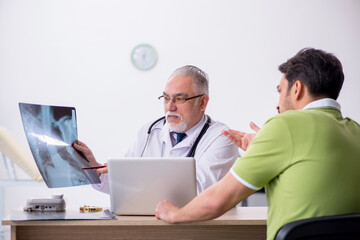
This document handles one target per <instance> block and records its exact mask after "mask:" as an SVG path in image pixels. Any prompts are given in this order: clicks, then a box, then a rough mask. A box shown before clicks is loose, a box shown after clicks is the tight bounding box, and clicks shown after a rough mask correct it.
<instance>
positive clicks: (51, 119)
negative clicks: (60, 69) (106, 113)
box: [19, 103, 100, 188]
mask: <svg viewBox="0 0 360 240" xmlns="http://www.w3.org/2000/svg"><path fill="white" fill-rule="evenodd" d="M19 107H20V113H21V118H22V122H23V126H24V130H25V134H26V137H27V141H28V143H29V146H30V149H31V152H32V154H33V156H34V159H35V162H36V164H37V166H38V168H39V171H40V173H41V175H42V177H43V179H44V181H45V183H46V185H47V186H48V187H49V188H58V187H70V186H78V185H85V184H93V183H100V179H99V177H98V175H97V174H96V172H95V170H82V168H85V167H90V163H89V162H88V161H87V160H86V159H85V158H84V156H82V155H81V154H80V153H78V152H77V151H76V150H75V149H74V148H73V146H72V144H73V143H74V142H76V141H77V139H78V136H77V124H76V111H75V108H73V107H58V106H47V105H37V104H28V103H19Z"/></svg>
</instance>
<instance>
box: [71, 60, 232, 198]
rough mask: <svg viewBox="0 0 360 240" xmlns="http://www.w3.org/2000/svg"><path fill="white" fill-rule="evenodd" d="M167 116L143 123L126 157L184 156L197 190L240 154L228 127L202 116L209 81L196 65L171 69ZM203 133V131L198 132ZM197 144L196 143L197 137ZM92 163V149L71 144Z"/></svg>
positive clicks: (104, 188) (102, 171)
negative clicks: (192, 164) (191, 164)
mask: <svg viewBox="0 0 360 240" xmlns="http://www.w3.org/2000/svg"><path fill="white" fill-rule="evenodd" d="M159 99H162V100H163V101H164V112H165V115H166V117H165V118H164V119H159V120H158V121H155V122H149V123H147V124H145V125H144V126H143V127H142V128H141V129H140V131H139V132H138V135H137V139H136V141H135V143H134V144H133V145H132V146H131V147H130V149H129V150H128V152H127V153H126V155H125V156H126V157H168V158H171V157H186V156H192V157H194V158H195V161H196V178H197V188H198V192H202V191H203V190H205V189H206V188H207V187H209V186H211V185H213V184H214V183H216V182H218V181H219V180H220V179H221V178H222V177H223V176H224V175H225V174H226V173H227V172H228V171H229V169H230V168H231V166H232V165H233V163H234V162H235V160H236V159H237V158H238V157H239V151H238V148H237V147H236V145H234V144H233V143H232V142H231V141H230V140H229V139H228V138H227V137H226V136H224V135H222V134H221V131H222V130H226V129H228V127H227V126H226V125H225V124H223V123H220V122H216V121H213V120H211V119H210V117H209V116H207V115H205V110H206V106H207V104H208V101H209V83H208V77H207V74H206V73H205V72H203V71H202V70H200V69H199V68H197V67H195V66H184V67H181V68H179V69H177V70H175V71H174V73H173V74H172V75H171V76H170V78H169V81H168V82H167V84H166V86H165V90H164V91H163V95H161V96H160V97H159ZM201 132H204V134H203V135H202V134H200V133H201ZM197 139H199V142H198V145H197V146H195V145H196V144H195V142H196V140H197ZM74 147H75V149H77V150H79V151H81V152H82V153H83V154H84V155H85V157H86V158H87V159H88V161H89V162H90V163H91V164H92V165H93V166H98V165H100V164H99V163H97V162H96V160H95V157H94V155H93V154H92V152H91V150H90V149H89V148H88V147H87V146H86V145H85V144H84V143H82V142H80V141H79V145H77V144H74ZM97 172H98V174H101V176H100V179H101V185H98V186H96V185H95V186H94V187H95V188H96V189H98V190H100V191H103V192H106V193H109V186H108V177H107V174H106V173H107V168H103V169H98V170H97Z"/></svg>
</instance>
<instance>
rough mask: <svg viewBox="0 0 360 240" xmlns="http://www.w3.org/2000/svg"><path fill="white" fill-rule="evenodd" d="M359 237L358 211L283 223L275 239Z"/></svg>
mask: <svg viewBox="0 0 360 240" xmlns="http://www.w3.org/2000/svg"><path fill="white" fill-rule="evenodd" d="M294 239H302V240H325V239H326V240H335V239H342V240H350V239H351V240H352V239H360V213H354V214H343V215H335V216H326V217H316V218H308V219H303V220H298V221H294V222H291V223H287V224H285V225H284V226H283V227H282V228H280V229H279V231H278V232H277V234H276V236H275V240H294Z"/></svg>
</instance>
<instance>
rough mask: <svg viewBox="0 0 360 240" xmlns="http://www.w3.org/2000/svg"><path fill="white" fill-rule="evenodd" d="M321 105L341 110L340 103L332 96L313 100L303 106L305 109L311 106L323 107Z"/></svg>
mask: <svg viewBox="0 0 360 240" xmlns="http://www.w3.org/2000/svg"><path fill="white" fill-rule="evenodd" d="M321 107H333V108H336V109H337V110H339V111H341V106H340V104H339V103H338V102H337V101H335V100H334V99H332V98H322V99H319V100H316V101H313V102H311V103H309V104H308V105H306V106H305V107H304V108H303V110H306V109H310V108H321Z"/></svg>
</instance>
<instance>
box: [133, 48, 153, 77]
mask: <svg viewBox="0 0 360 240" xmlns="http://www.w3.org/2000/svg"><path fill="white" fill-rule="evenodd" d="M131 61H132V63H133V64H134V66H135V67H136V68H137V69H139V70H143V71H146V70H150V69H151V68H153V67H154V66H155V64H156V62H157V54H156V51H155V49H154V48H153V47H152V46H150V45H148V44H140V45H138V46H136V47H135V48H134V50H133V51H132V53H131Z"/></svg>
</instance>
